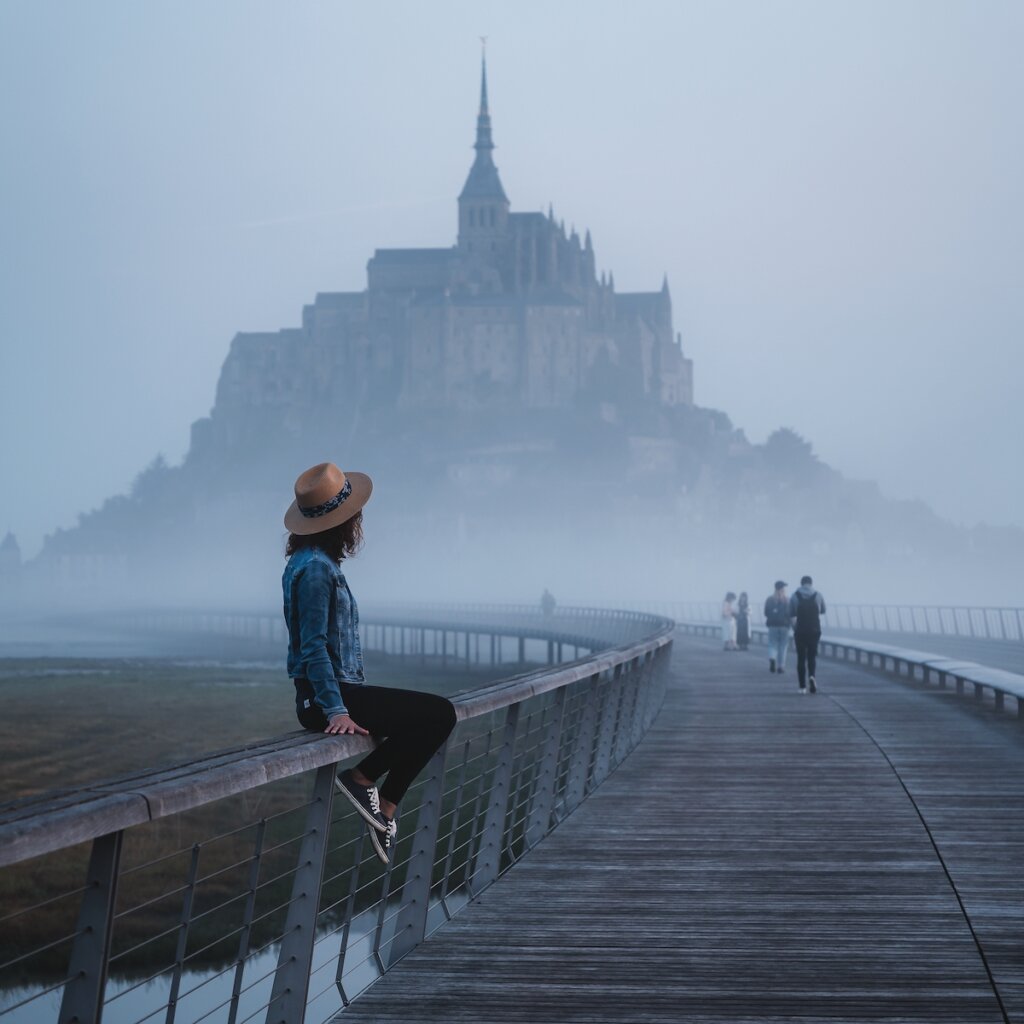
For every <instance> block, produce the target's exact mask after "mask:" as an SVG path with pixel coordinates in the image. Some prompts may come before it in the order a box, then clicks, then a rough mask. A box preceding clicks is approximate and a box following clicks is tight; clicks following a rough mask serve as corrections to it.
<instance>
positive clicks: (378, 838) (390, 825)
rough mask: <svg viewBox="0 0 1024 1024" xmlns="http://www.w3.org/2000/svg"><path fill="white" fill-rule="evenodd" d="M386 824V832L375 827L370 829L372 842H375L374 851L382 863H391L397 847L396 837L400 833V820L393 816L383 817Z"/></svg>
mask: <svg viewBox="0 0 1024 1024" xmlns="http://www.w3.org/2000/svg"><path fill="white" fill-rule="evenodd" d="M382 820H383V821H384V823H385V825H386V830H385V831H384V832H378V831H377V830H376V829H375V828H371V829H370V842H371V843H373V852H374V853H375V854H377V857H378V859H379V860H380V862H381V863H382V864H390V863H391V853H392V851H393V850H394V848H395V838H396V836H397V835H398V822H397V821H395V820H394V819H393V818H382Z"/></svg>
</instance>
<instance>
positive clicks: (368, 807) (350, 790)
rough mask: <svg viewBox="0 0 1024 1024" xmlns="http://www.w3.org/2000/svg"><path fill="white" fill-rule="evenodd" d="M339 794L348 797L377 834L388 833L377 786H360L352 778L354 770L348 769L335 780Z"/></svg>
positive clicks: (339, 773)
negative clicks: (381, 811)
mask: <svg viewBox="0 0 1024 1024" xmlns="http://www.w3.org/2000/svg"><path fill="white" fill-rule="evenodd" d="M334 785H335V786H337V787H338V792H339V793H341V794H343V795H344V796H346V797H348V801H349V803H350V804H351V805H352V806H353V807H354V808H355V809H356V810H357V811H358V812H359V813H360V814H361V815H362V817H363V820H364V821H365V822H366V824H367V825H369V826H370V827H371V828H372V829H374V830H375V831H377V832H386V831H387V829H388V824H387V820H386V819H385V818H384V816H383V815H382V814H381V813H380V797H379V796H378V795H377V787H376V786H360V785H359V783H358V782H356V780H355V779H353V778H352V770H351V769H350V768H346V769H345V770H344V771H343V772H338V774H337V775H336V776H335V778H334Z"/></svg>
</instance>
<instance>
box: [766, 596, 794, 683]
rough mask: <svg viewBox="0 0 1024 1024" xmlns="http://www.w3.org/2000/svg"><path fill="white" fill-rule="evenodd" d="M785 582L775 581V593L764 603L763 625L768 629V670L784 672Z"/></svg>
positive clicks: (786, 630)
mask: <svg viewBox="0 0 1024 1024" xmlns="http://www.w3.org/2000/svg"><path fill="white" fill-rule="evenodd" d="M787 586H789V584H788V583H786V581H785V580H776V581H775V593H774V594H772V595H771V596H769V597H768V598H767V599H766V600H765V602H764V624H765V625H766V626H767V627H768V669H769V671H771V672H779V673H782V672H785V671H786V651H787V650H788V649H789V624H790V616H789V598H788V597H786V587H787Z"/></svg>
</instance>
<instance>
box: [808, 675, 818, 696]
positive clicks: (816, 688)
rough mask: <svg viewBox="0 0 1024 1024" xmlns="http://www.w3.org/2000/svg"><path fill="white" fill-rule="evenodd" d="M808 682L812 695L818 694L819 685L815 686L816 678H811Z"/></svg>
mask: <svg viewBox="0 0 1024 1024" xmlns="http://www.w3.org/2000/svg"><path fill="white" fill-rule="evenodd" d="M807 682H808V684H809V685H810V687H811V693H817V692H818V687H817V685H816V684H815V682H814V676H811V677H810V678H809V679H808V680H807Z"/></svg>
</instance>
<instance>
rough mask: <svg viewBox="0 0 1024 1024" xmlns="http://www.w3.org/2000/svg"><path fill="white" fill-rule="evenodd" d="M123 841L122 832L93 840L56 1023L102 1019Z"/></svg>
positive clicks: (90, 1022) (87, 1022) (86, 1023)
mask: <svg viewBox="0 0 1024 1024" xmlns="http://www.w3.org/2000/svg"><path fill="white" fill-rule="evenodd" d="M123 841H124V833H123V832H111V833H109V834H108V835H105V836H100V837H99V838H98V839H94V840H93V844H92V852H91V853H90V855H89V867H88V871H87V874H86V882H85V884H86V890H85V893H84V894H83V895H82V906H81V909H80V910H79V912H78V927H77V928H76V929H75V931H76V935H75V941H74V945H72V947H71V961H70V963H69V964H68V977H69V978H71V981H69V982H68V983H67V985H65V986H64V996H63V998H62V999H61V1003H60V1016H59V1017H58V1018H57V1019H58V1021H59V1024H99V1022H100V1019H101V1018H102V1016H103V990H104V989H105V988H106V984H107V967H108V965H109V962H110V939H111V936H112V934H113V930H114V902H115V900H116V899H117V875H118V869H119V867H120V864H121V847H122V845H123Z"/></svg>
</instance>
